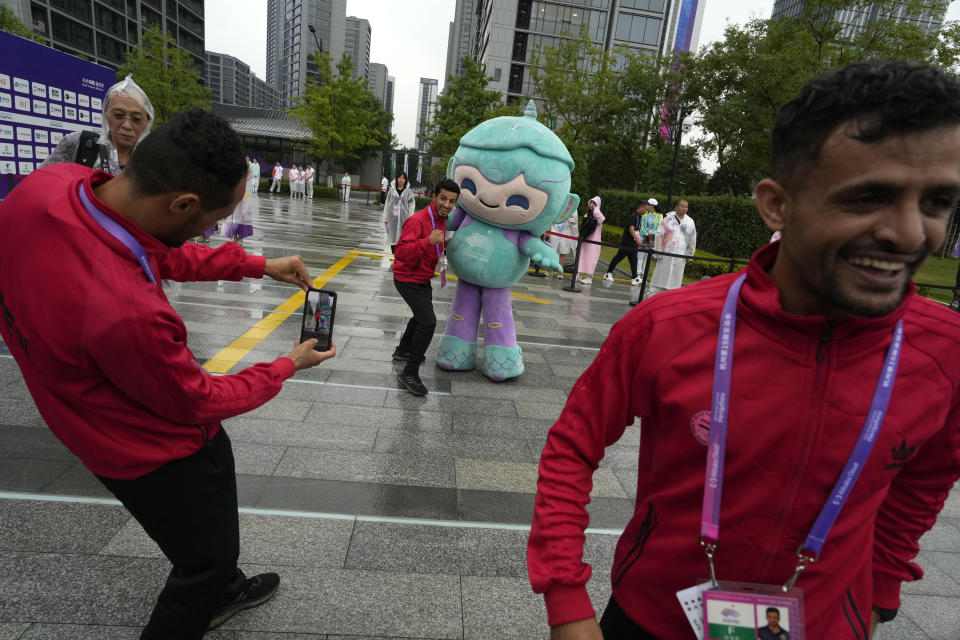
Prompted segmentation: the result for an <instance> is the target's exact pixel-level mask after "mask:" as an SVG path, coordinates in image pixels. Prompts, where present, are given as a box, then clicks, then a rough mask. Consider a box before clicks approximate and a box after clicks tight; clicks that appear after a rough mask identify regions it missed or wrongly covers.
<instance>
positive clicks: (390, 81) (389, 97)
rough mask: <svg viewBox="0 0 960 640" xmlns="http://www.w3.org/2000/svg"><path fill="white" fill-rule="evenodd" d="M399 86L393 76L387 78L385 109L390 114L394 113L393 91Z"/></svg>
mask: <svg viewBox="0 0 960 640" xmlns="http://www.w3.org/2000/svg"><path fill="white" fill-rule="evenodd" d="M396 86H397V79H396V78H395V77H393V76H387V91H386V93H385V94H384V96H383V97H384V103H383V107H384V109H386V110H387V111H389V112H390V113H393V89H394V87H396Z"/></svg>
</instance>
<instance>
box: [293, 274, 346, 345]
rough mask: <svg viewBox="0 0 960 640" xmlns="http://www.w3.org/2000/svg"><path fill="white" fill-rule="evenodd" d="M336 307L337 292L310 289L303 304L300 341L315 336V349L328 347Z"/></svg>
mask: <svg viewBox="0 0 960 640" xmlns="http://www.w3.org/2000/svg"><path fill="white" fill-rule="evenodd" d="M336 308H337V294H336V293H334V292H332V291H322V290H319V289H310V290H309V291H307V300H306V303H305V304H304V306H303V327H302V329H301V331H300V341H301V342H302V341H304V340H310V339H311V338H316V340H317V344H316V346H315V347H314V349H316V350H317V351H328V350H329V349H330V336H331V335H332V334H333V318H334V314H335V313H336Z"/></svg>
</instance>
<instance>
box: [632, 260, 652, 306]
mask: <svg viewBox="0 0 960 640" xmlns="http://www.w3.org/2000/svg"><path fill="white" fill-rule="evenodd" d="M641 251H643V252H644V253H645V254H647V259H646V260H644V261H643V277H642V278H641V279H640V294H639V295H638V296H637V301H636V302H631V303H630V306H631V307H634V306H636V305H638V304H640V303H641V302H643V294H645V293H646V292H647V277H648V276H649V275H650V263H651V262H653V256H652V255H650V249H641Z"/></svg>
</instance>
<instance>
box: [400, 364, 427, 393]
mask: <svg viewBox="0 0 960 640" xmlns="http://www.w3.org/2000/svg"><path fill="white" fill-rule="evenodd" d="M397 382H399V383H400V386H401V387H403V388H404V389H406V390H407V391H409V392H410V393H412V394H413V395H415V396H425V395H427V388H426V387H425V386H424V384H423V381H421V380H420V374H419V373H417V372H416V371H406V370H404V371H402V372H401V373H400V374H398V375H397Z"/></svg>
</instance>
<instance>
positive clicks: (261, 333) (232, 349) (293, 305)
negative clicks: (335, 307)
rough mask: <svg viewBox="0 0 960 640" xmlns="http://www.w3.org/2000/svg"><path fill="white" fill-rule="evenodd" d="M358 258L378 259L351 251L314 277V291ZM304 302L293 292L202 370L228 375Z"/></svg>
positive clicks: (209, 361)
mask: <svg viewBox="0 0 960 640" xmlns="http://www.w3.org/2000/svg"><path fill="white" fill-rule="evenodd" d="M357 256H369V257H376V258H379V257H380V256H379V255H378V254H373V253H367V252H364V251H351V252H350V253H348V254H347V255H345V256H344V257H342V258H340V260H338V261H337V262H336V264H334V265H333V266H332V267H330V268H329V269H327V270H326V271H324V272H323V273H321V274H320V275H319V276H317V277H316V278H315V279H314V280H313V287H314V288H316V289H322V288H323V286H324V285H325V284H327V283H328V282H330V281H331V280H333V278H334V277H335V276H336V275H337V274H338V273H340V272H341V271H343V269H344V268H345V267H346V266H347V265H348V264H350V263H351V262H353V261H354V259H355V258H356V257H357ZM303 302H304V293H303V291H298V292H296V293H295V294H293V295H292V296H290V298H288V299H287V301H286V302H284V303H283V304H281V305H280V306H279V307H277V308H276V309H274V310H273V311H272V312H271V313H270V315H268V316H267V317H265V318H263V319H262V320H260V321H259V322H257V323H256V324H255V325H253V326H252V327H251V328H250V329H248V330H247V331H245V332H244V333H243V335H241V336H240V337H239V338H237V339H236V340H234V341H233V342H231V343H230V344H229V345H227V346H226V347H224V348H223V349H221V350H220V353H218V354H217V355H215V356H213V357H212V358H210V359H209V360H208V361H207V362H206V364H204V365H203V368H204V369H206V370H207V371H209V372H211V373H226V372H228V371H229V370H230V369H232V368H233V366H234V365H235V364H237V363H238V362H240V360H241V359H242V358H243V357H244V356H245V355H247V354H248V353H250V351H252V350H253V349H255V348H256V347H257V345H258V344H260V343H261V342H263V340H264V339H265V338H266V337H267V336H269V335H270V334H271V333H273V331H274V329H276V328H277V327H279V326H280V325H281V324H283V323H284V321H285V320H287V319H288V318H289V317H290V314H291V313H295V312H296V311H297V310H298V309H299V308H300V307H302V306H303ZM298 337H299V334H298Z"/></svg>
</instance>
